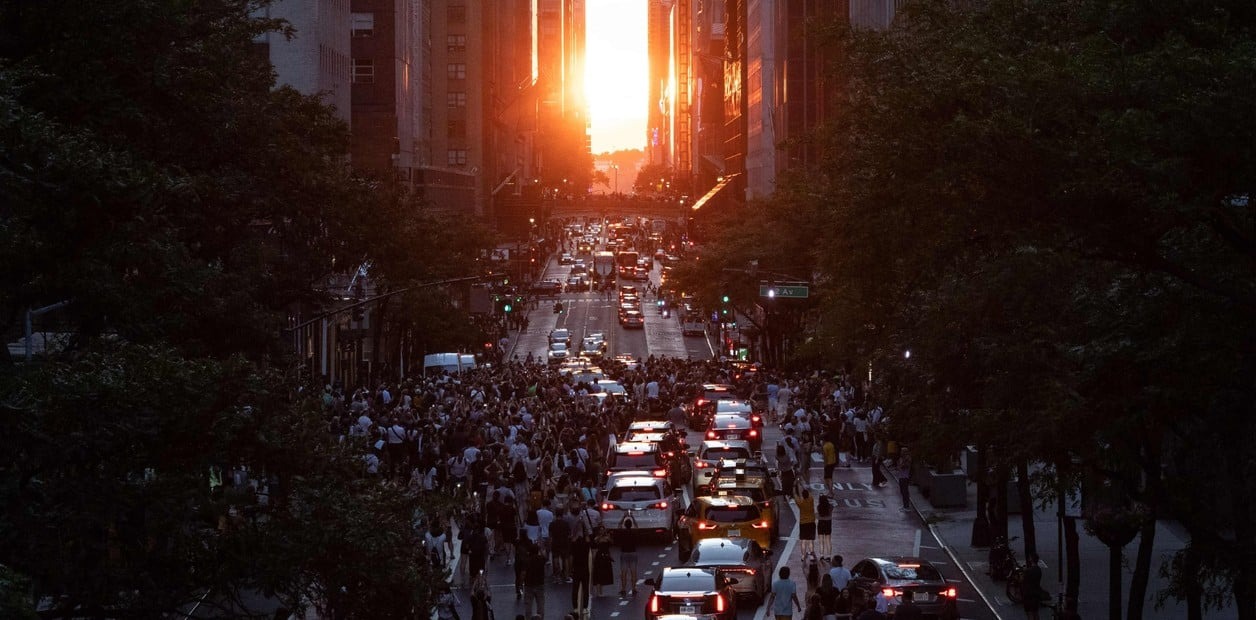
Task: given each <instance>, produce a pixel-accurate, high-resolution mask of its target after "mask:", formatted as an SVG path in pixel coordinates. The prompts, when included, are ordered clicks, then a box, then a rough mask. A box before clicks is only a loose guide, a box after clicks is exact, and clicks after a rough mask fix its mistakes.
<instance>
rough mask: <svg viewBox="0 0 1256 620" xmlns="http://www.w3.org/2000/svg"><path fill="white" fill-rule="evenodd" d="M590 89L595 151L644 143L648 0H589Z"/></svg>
mask: <svg viewBox="0 0 1256 620" xmlns="http://www.w3.org/2000/svg"><path fill="white" fill-rule="evenodd" d="M585 7H586V9H585V10H586V16H587V20H588V21H587V27H588V31H587V38H586V41H587V58H586V63H585V67H586V69H585V84H586V86H585V89H586V93H585V94H586V96H587V100H588V102H589V118H590V125H591V126H590V128H589V131H590V134H591V136H592V141H593V153H594V154H597V153H605V152H610V151H616V150H621V149H640V148H644V147H645V123H646V109H647V108H646V98H647V96H648V94H649V90H648V84H649V72H648V66H649V59H648V58H647V55H646V0H588V3H587V4H586V5H585Z"/></svg>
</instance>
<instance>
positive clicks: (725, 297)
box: [720, 295, 728, 303]
mask: <svg viewBox="0 0 1256 620" xmlns="http://www.w3.org/2000/svg"><path fill="white" fill-rule="evenodd" d="M720 301H721V302H723V303H728V295H725V296H723V297H721V298H720Z"/></svg>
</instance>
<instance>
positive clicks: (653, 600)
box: [650, 594, 659, 614]
mask: <svg viewBox="0 0 1256 620" xmlns="http://www.w3.org/2000/svg"><path fill="white" fill-rule="evenodd" d="M658 612H659V595H657V594H655V595H654V596H651V597H650V613H652V614H657V613H658Z"/></svg>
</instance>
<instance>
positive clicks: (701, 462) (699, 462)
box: [693, 459, 711, 467]
mask: <svg viewBox="0 0 1256 620" xmlns="http://www.w3.org/2000/svg"><path fill="white" fill-rule="evenodd" d="M693 466H694V467H710V466H711V464H710V463H708V462H706V461H704V460H702V459H694V460H693Z"/></svg>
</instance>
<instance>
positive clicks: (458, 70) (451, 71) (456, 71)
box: [446, 62, 467, 80]
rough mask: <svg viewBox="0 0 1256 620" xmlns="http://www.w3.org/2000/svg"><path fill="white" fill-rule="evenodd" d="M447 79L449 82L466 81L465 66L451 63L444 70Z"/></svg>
mask: <svg viewBox="0 0 1256 620" xmlns="http://www.w3.org/2000/svg"><path fill="white" fill-rule="evenodd" d="M446 74H447V77H449V79H451V80H465V79H467V65H466V63H461V62H451V63H449V66H448V67H447V68H446Z"/></svg>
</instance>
